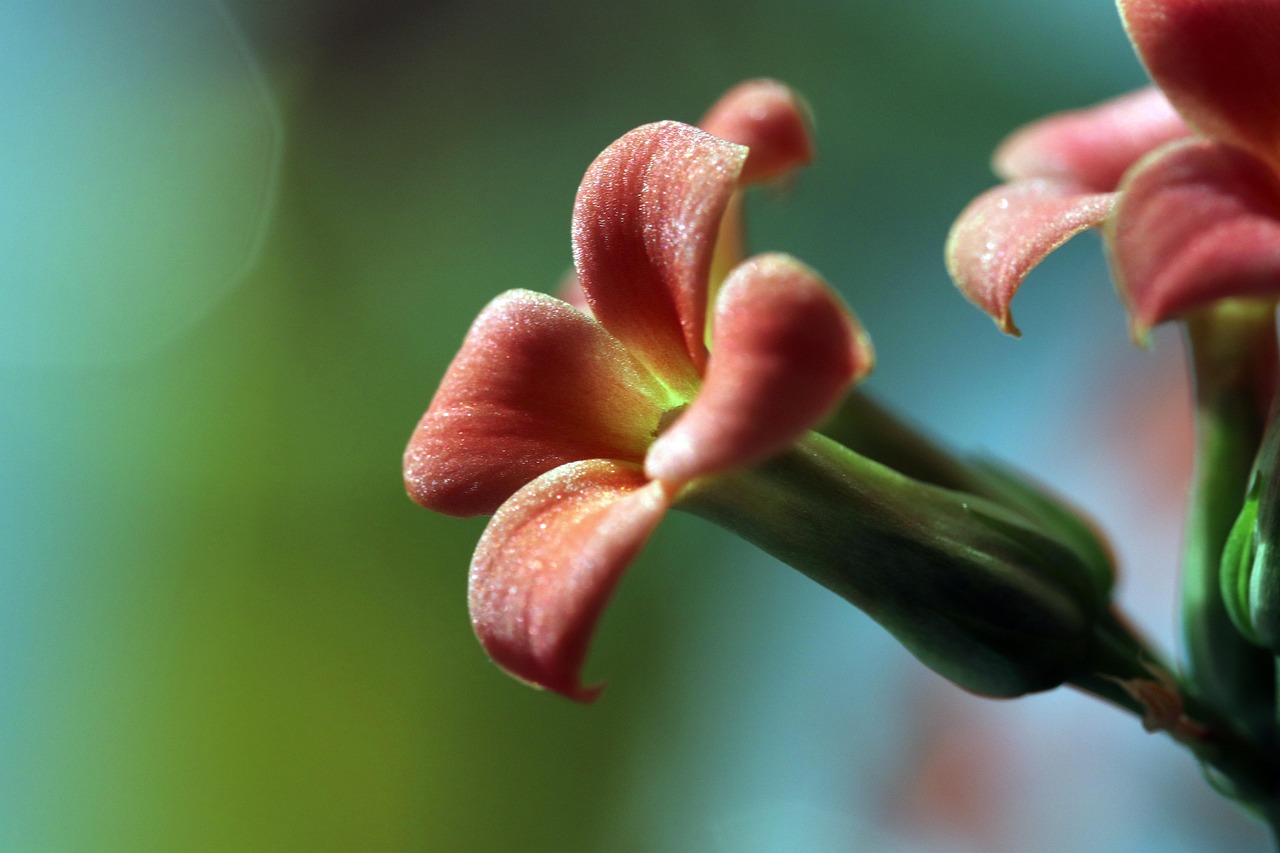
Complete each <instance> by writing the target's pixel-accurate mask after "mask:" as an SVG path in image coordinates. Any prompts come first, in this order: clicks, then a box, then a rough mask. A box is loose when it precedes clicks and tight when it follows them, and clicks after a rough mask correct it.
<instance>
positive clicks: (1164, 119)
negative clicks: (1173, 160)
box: [992, 87, 1191, 192]
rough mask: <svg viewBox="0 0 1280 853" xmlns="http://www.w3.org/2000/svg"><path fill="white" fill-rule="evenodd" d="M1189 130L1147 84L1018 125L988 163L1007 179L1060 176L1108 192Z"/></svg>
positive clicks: (1085, 186) (1156, 91) (1163, 99)
mask: <svg viewBox="0 0 1280 853" xmlns="http://www.w3.org/2000/svg"><path fill="white" fill-rule="evenodd" d="M1190 133H1191V131H1190V129H1188V128H1187V125H1186V124H1185V123H1184V122H1183V121H1182V118H1181V116H1179V115H1178V113H1177V112H1176V111H1175V110H1174V109H1173V107H1172V105H1170V103H1169V102H1168V100H1166V99H1165V97H1164V95H1163V94H1162V93H1161V92H1160V90H1159V89H1156V88H1151V87H1149V88H1146V89H1140V90H1138V91H1137V92H1130V93H1129V94H1127V95H1121V96H1120V97H1118V98H1113V99H1111V100H1109V101H1104V102H1103V103H1101V104H1098V105H1097V106H1094V107H1090V108H1088V109H1083V110H1073V111H1071V112H1066V113H1059V114H1057V115H1052V116H1049V117H1047V118H1043V119H1040V120H1039V121H1035V122H1032V123H1031V124H1028V125H1026V126H1025V127H1022V128H1019V129H1018V130H1016V131H1014V132H1013V133H1012V134H1010V136H1009V137H1008V138H1007V139H1005V141H1004V142H1002V143H1001V144H1000V147H999V148H998V149H996V153H995V157H994V158H993V163H992V165H993V168H994V169H995V172H996V174H998V175H999V176H1000V177H1002V178H1004V179H1005V180H1010V181H1014V180H1021V179H1023V178H1064V179H1067V180H1070V181H1074V182H1076V183H1077V184H1079V185H1080V186H1081V187H1083V188H1085V189H1088V190H1091V191H1093V192H1110V191H1112V190H1114V189H1115V188H1116V185H1117V184H1118V183H1120V178H1121V177H1122V176H1123V175H1124V173H1125V171H1126V170H1127V169H1128V168H1129V167H1130V166H1132V165H1133V164H1134V163H1136V162H1137V161H1138V160H1139V159H1140V158H1141V157H1142V156H1143V155H1145V154H1147V153H1148V152H1149V151H1152V150H1153V149H1155V148H1158V147H1160V146H1161V145H1163V144H1165V143H1166V142H1171V141H1172V140H1174V139H1179V138H1181V137H1184V136H1188V135H1190Z"/></svg>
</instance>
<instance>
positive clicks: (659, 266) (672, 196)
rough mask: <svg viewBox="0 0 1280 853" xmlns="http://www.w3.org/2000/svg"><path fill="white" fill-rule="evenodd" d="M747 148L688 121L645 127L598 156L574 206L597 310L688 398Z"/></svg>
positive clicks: (590, 300)
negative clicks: (714, 261)
mask: <svg viewBox="0 0 1280 853" xmlns="http://www.w3.org/2000/svg"><path fill="white" fill-rule="evenodd" d="M746 154H747V151H746V149H745V148H743V147H742V146H740V145H734V144H733V143H730V142H725V141H724V140H723V139H719V138H717V137H715V136H712V135H711V134H709V133H704V132H703V131H701V130H698V129H696V128H693V127H689V126H688V125H683V124H679V123H677V122H670V121H667V122H658V123H657V124H649V125H645V126H643V127H640V128H637V129H636V130H633V131H631V132H630V133H628V134H627V135H625V136H623V137H622V138H621V139H619V140H618V141H617V142H615V143H613V144H612V145H610V146H609V147H608V148H606V149H605V150H604V153H602V154H601V155H600V156H599V157H598V158H596V161H595V162H594V163H592V164H591V167H590V168H589V169H588V170H587V174H586V177H585V178H583V180H582V186H581V188H580V189H579V190H578V199H577V204H576V205H575V206H574V211H573V254H574V264H575V266H576V267H577V270H578V278H579V280H580V281H581V283H582V289H583V292H584V293H585V294H586V298H587V304H588V305H590V306H591V311H592V313H593V314H595V316H596V317H597V318H598V319H599V320H600V322H601V324H603V325H604V327H605V328H606V329H608V330H609V331H610V332H612V333H613V334H614V335H615V336H616V337H617V338H618V339H619V340H621V341H622V342H623V343H624V344H626V345H627V347H628V348H630V349H631V351H632V352H633V353H634V354H635V355H636V356H637V357H638V358H640V359H641V360H643V361H644V362H645V363H646V364H647V365H648V366H649V367H650V369H652V370H653V371H654V372H655V373H656V374H657V375H658V376H659V377H661V378H662V380H663V381H664V382H666V383H667V385H668V386H670V387H671V388H672V389H673V390H675V391H676V392H677V393H679V394H682V395H684V396H686V397H691V396H692V395H693V393H694V392H695V390H696V389H697V385H698V377H699V375H700V373H701V371H702V368H703V366H704V365H705V364H706V355H707V351H706V344H705V342H704V340H703V333H704V326H705V324H706V316H707V305H706V302H707V285H708V277H709V274H710V269H711V258H712V253H713V251H714V249H715V243H716V237H717V234H718V231H719V228H720V219H721V217H722V216H723V214H724V211H725V206H726V205H727V204H728V203H729V198H730V197H731V196H732V195H733V191H734V187H735V186H736V185H737V181H738V174H739V172H740V171H741V169H742V163H743V161H744V160H745V159H746Z"/></svg>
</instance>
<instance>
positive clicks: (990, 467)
mask: <svg viewBox="0 0 1280 853" xmlns="http://www.w3.org/2000/svg"><path fill="white" fill-rule="evenodd" d="M971 464H972V465H973V467H974V468H975V469H976V470H977V471H978V473H979V474H980V475H981V476H982V478H983V480H984V482H985V494H986V496H988V497H992V498H994V499H995V500H997V501H999V502H1000V503H1002V504H1004V505H1005V506H1009V507H1012V508H1014V509H1016V510H1019V511H1020V512H1022V514H1023V515H1026V516H1027V517H1028V518H1030V519H1032V520H1033V521H1035V522H1036V523H1037V524H1038V525H1039V526H1040V527H1041V528H1042V529H1043V530H1044V531H1045V532H1046V533H1048V534H1049V535H1050V536H1053V537H1054V538H1056V539H1058V540H1059V541H1060V542H1062V543H1063V544H1064V545H1066V546H1067V547H1068V548H1070V549H1071V550H1072V551H1074V552H1075V554H1076V556H1078V557H1079V558H1080V561H1081V562H1082V563H1083V564H1084V566H1085V568H1086V569H1087V570H1088V572H1089V577H1090V580H1091V581H1092V582H1093V585H1094V588H1095V589H1096V590H1097V592H1098V594H1100V595H1103V596H1108V595H1110V594H1111V591H1112V588H1113V587H1114V586H1115V578H1116V569H1115V556H1114V555H1113V554H1112V553H1111V549H1110V548H1109V547H1108V546H1107V544H1106V542H1105V540H1104V539H1103V538H1102V537H1101V536H1100V535H1099V534H1098V533H1097V532H1096V531H1095V530H1094V528H1093V527H1092V526H1091V525H1090V524H1089V523H1088V522H1087V521H1085V520H1084V519H1083V518H1081V517H1080V516H1079V515H1077V514H1076V513H1075V512H1074V511H1072V510H1071V509H1069V508H1068V507H1067V506H1065V505H1064V504H1063V503H1062V502H1061V501H1059V500H1058V499H1057V498H1055V497H1054V496H1053V495H1052V494H1050V493H1049V492H1047V491H1045V490H1044V489H1043V488H1042V487H1040V486H1039V485H1037V484H1036V483H1034V482H1032V481H1031V480H1029V479H1028V478H1027V477H1026V476H1024V475H1023V474H1022V473H1021V472H1019V471H1018V470H1017V469H1015V468H1013V467H1011V466H1009V465H1006V464H1004V463H1003V462H999V461H996V460H994V459H974V460H972V462H971Z"/></svg>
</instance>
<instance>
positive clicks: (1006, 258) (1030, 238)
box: [947, 178, 1115, 335]
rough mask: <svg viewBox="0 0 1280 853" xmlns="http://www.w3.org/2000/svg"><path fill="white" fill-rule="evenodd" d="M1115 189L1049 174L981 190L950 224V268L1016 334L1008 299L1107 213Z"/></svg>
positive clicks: (967, 293)
mask: <svg viewBox="0 0 1280 853" xmlns="http://www.w3.org/2000/svg"><path fill="white" fill-rule="evenodd" d="M1114 204H1115V195H1114V194H1113V193H1090V192H1086V191H1084V190H1083V189H1082V188H1081V187H1080V186H1079V185H1078V184H1075V183H1072V182H1069V181H1056V180H1050V179H1047V178H1044V179H1041V178H1036V179H1031V180H1025V181H1017V182H1015V183H1011V184H1004V185H1002V186H998V187H996V188H995V189H992V190H989V191H987V192H986V193H983V194H982V195H980V196H978V197H977V198H976V199H974V200H973V201H972V202H970V204H969V206H968V207H967V208H965V210H964V212H963V213H961V214H960V217H959V218H958V219H957V220H956V222H955V224H954V225H952V226H951V233H950V234H949V235H948V236H947V271H948V272H950V273H951V278H952V279H953V280H954V281H955V283H956V286H957V287H958V288H960V292H961V293H963V294H964V296H965V298H966V299H968V300H969V301H970V302H972V303H973V304H974V305H977V306H978V307H979V308H981V309H982V310H983V311H985V312H987V313H988V314H990V315H991V316H992V317H993V318H995V321H996V324H997V325H998V326H999V327H1000V329H1001V330H1002V331H1004V332H1007V333H1009V334H1011V335H1017V334H1019V332H1018V327H1017V326H1015V325H1014V324H1013V315H1012V314H1011V313H1010V311H1009V304H1010V303H1011V302H1012V301H1013V297H1014V294H1016V293H1017V292H1018V287H1019V286H1020V285H1021V284H1022V280H1023V279H1024V278H1026V277H1027V274H1028V273H1029V272H1031V270H1032V269H1033V268H1034V267H1035V266H1036V264H1038V263H1040V262H1041V261H1042V260H1044V259H1045V257H1046V256H1047V255H1048V254H1049V253H1050V252H1052V251H1053V250H1054V249H1056V248H1058V247H1059V246H1061V245H1062V244H1063V243H1065V242H1067V241H1068V240H1070V239H1071V238H1072V237H1074V236H1075V235H1077V234H1079V233H1080V232H1081V231H1084V230H1085V229H1087V228H1094V227H1096V226H1098V225H1100V224H1102V222H1103V221H1104V220H1105V219H1106V218H1107V215H1108V214H1109V213H1110V212H1111V208H1112V206H1113V205H1114Z"/></svg>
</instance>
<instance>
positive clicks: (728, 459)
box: [645, 255, 874, 484]
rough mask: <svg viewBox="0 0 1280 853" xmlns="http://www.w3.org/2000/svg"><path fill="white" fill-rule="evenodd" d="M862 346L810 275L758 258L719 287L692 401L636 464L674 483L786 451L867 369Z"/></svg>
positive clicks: (829, 294) (868, 355) (782, 260)
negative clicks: (702, 373)
mask: <svg viewBox="0 0 1280 853" xmlns="http://www.w3.org/2000/svg"><path fill="white" fill-rule="evenodd" d="M873 363H874V355H873V354H872V350H871V344H870V341H869V340H868V339H867V337H866V335H865V334H864V333H863V331H862V328H861V327H860V326H859V325H858V322H857V320H856V319H855V318H854V317H853V315H852V314H851V313H850V312H849V310H848V309H847V308H846V307H845V306H844V304H843V303H842V302H841V301H840V298H839V297H838V296H837V295H836V294H835V292H834V291H832V290H831V288H830V287H828V286H827V285H826V283H825V282H823V281H822V279H821V278H819V277H818V275H817V274H816V273H814V272H813V271H812V270H810V269H809V268H808V267H806V266H804V265H803V264H801V263H800V262H799V261H797V260H795V259H793V258H790V257H788V256H786V255H760V256H757V257H755V258H752V259H750V260H748V261H746V262H745V263H743V264H742V265H740V266H739V267H737V268H736V269H735V270H734V271H733V272H732V273H731V274H730V275H729V277H728V279H726V280H725V284H724V287H723V288H722V289H721V291H720V296H719V299H718V300H717V303H716V314H715V321H714V324H713V326H712V350H711V360H710V363H709V364H708V366H707V376H706V382H705V384H704V385H703V388H702V392H701V393H700V394H699V395H698V397H697V398H696V399H695V400H694V401H693V403H691V404H690V405H689V408H688V409H686V410H685V412H684V413H683V414H682V415H681V416H680V418H679V419H678V420H676V422H675V423H674V424H672V425H671V427H670V428H669V429H668V430H667V431H666V432H664V433H663V434H662V435H661V436H659V438H658V440H657V441H656V442H654V444H653V446H652V447H651V448H650V449H649V455H648V456H647V457H646V458H645V470H646V471H647V472H648V474H649V476H651V477H653V478H655V479H659V480H663V481H665V482H668V483H672V484H678V483H682V482H684V481H686V480H689V479H692V478H694V477H699V476H703V475H706V474H711V473H716V472H719V471H723V470H727V469H729V468H737V467H742V466H745V465H750V464H752V463H754V462H758V461H760V460H761V459H764V458H765V457H767V456H770V455H772V454H774V453H777V452H778V451H780V450H783V449H785V448H786V447H788V446H789V445H791V444H793V443H794V442H795V441H796V440H798V439H799V438H800V437H801V436H802V435H804V433H805V431H806V430H809V429H812V428H813V427H814V426H816V425H817V424H818V422H819V421H821V420H822V419H823V418H824V417H825V416H826V415H827V414H828V413H829V412H830V411H831V408H832V407H833V406H834V405H835V404H836V403H837V402H838V401H839V400H840V398H841V397H842V396H843V395H844V393H845V391H846V390H847V389H848V387H849V385H850V384H851V383H852V382H855V381H857V380H858V379H860V378H862V377H863V376H865V375H866V373H867V372H868V371H870V370H871V367H872V364H873Z"/></svg>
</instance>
